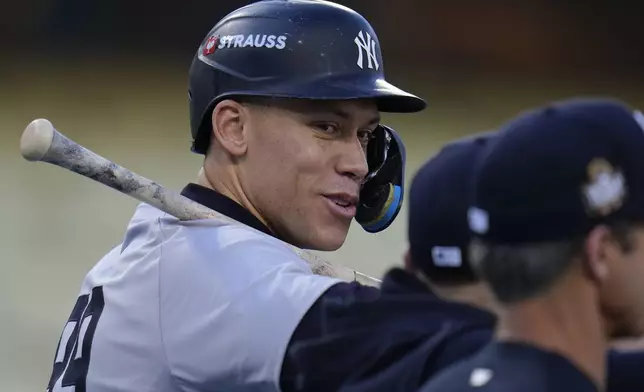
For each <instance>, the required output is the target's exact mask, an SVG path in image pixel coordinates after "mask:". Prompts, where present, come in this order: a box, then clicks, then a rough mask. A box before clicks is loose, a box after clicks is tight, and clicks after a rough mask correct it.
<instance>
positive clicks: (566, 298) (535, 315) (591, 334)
mask: <svg viewBox="0 0 644 392" xmlns="http://www.w3.org/2000/svg"><path fill="white" fill-rule="evenodd" d="M563 286H565V285H563ZM553 291H554V292H552V293H550V294H549V295H547V296H545V297H540V298H538V299H533V300H528V301H523V302H521V303H519V304H515V305H509V306H506V307H505V309H504V310H503V311H501V312H499V314H498V315H499V323H498V325H497V339H498V340H501V341H515V342H525V343H528V344H531V345H534V346H536V347H539V348H542V349H544V350H548V351H552V352H556V353H558V354H559V355H562V356H564V357H565V358H567V359H568V360H569V361H571V363H573V364H574V365H575V366H576V367H577V368H578V369H580V370H581V371H582V372H583V373H584V374H586V376H587V377H589V378H590V379H591V380H592V381H593V382H594V383H595V384H596V385H597V386H598V388H599V390H604V386H605V378H606V338H605V336H606V335H605V330H604V325H603V321H602V318H601V313H600V311H599V309H598V308H597V306H596V303H595V302H593V299H594V298H593V297H594V293H593V292H592V291H591V290H590V289H588V290H574V288H573V289H569V290H567V292H562V290H558V289H554V290H553ZM557 291H559V292H558V293H557Z"/></svg>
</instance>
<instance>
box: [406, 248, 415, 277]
mask: <svg viewBox="0 0 644 392" xmlns="http://www.w3.org/2000/svg"><path fill="white" fill-rule="evenodd" d="M403 265H404V268H405V271H407V272H411V273H415V272H416V267H415V266H414V263H413V262H412V260H411V252H410V250H409V248H407V250H406V251H405V254H404V255H403Z"/></svg>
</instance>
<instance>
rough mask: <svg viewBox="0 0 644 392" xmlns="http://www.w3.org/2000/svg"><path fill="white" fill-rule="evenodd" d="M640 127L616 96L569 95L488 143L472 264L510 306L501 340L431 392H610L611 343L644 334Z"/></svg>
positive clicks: (479, 181) (479, 179) (479, 170)
mask: <svg viewBox="0 0 644 392" xmlns="http://www.w3.org/2000/svg"><path fill="white" fill-rule="evenodd" d="M641 120H642V115H641V113H639V112H637V111H634V110H633V109H631V108H629V107H628V106H626V105H625V104H623V103H622V102H619V101H615V100H611V99H570V100H565V101H559V102H555V103H552V104H550V105H547V106H545V107H541V108H538V109H535V110H531V111H528V112H525V113H522V114H521V115H519V116H518V117H517V118H515V119H513V120H512V121H510V122H508V123H507V124H506V125H505V126H504V127H503V129H502V130H501V131H500V132H499V134H498V136H497V137H496V139H495V141H494V143H491V144H490V145H489V146H488V148H486V152H485V153H484V154H483V156H482V158H481V159H480V160H479V162H478V163H477V167H476V170H475V174H474V176H473V185H472V190H471V196H472V200H471V208H470V209H469V211H468V222H469V226H470V229H471V230H472V232H473V235H474V240H473V244H472V246H471V248H470V250H471V253H470V258H471V262H472V265H473V266H474V267H475V269H476V270H477V271H478V274H479V275H480V276H481V277H482V278H483V279H484V280H485V281H486V282H487V283H488V284H489V287H490V289H491V290H492V292H493V293H494V295H495V297H496V298H497V300H498V301H499V303H500V304H501V305H502V306H501V312H500V313H499V322H498V325H497V332H496V336H495V339H494V341H493V342H491V343H490V344H489V345H487V346H486V347H485V348H483V349H482V350H481V351H480V352H479V353H478V354H476V355H475V356H473V357H471V358H470V359H467V360H465V361H463V362H461V363H459V364H458V365H456V366H454V367H451V368H450V369H448V370H446V371H445V372H443V373H442V374H440V375H438V376H437V377H436V378H435V379H433V380H431V381H430V382H429V384H428V385H427V386H426V387H424V388H423V389H422V391H423V392H444V391H450V392H465V391H495V392H505V391H508V392H509V391H518V390H521V391H524V392H533V391H534V392H546V391H548V392H557V391H561V392H569V391H575V392H585V391H588V392H591V391H592V392H594V391H604V390H606V388H607V373H610V372H607V370H608V367H607V361H606V349H607V348H608V347H609V342H610V340H612V339H615V338H628V337H640V336H642V335H644V285H643V284H642V280H644V180H643V178H644V155H643V154H642V151H644V128H643V125H644V124H643V123H642V121H641ZM611 376H612V373H611ZM639 378H640V379H642V377H641V376H639ZM608 380H609V381H610V377H608ZM621 390H627V389H625V388H622V389H621ZM637 390H641V387H640V388H639V389H637Z"/></svg>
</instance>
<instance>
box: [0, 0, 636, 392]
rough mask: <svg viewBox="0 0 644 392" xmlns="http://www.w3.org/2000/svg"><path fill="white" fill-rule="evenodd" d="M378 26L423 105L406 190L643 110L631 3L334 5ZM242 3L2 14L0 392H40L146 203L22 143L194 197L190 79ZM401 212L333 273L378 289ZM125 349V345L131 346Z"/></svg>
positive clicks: (400, 228) (77, 2)
mask: <svg viewBox="0 0 644 392" xmlns="http://www.w3.org/2000/svg"><path fill="white" fill-rule="evenodd" d="M340 2H341V3H342V4H345V5H347V6H350V7H352V8H354V9H356V10H358V11H360V12H361V13H363V15H365V16H366V17H367V18H368V19H370V21H371V22H372V24H373V25H374V27H375V29H376V31H377V33H378V35H379V38H380V42H381V46H382V50H383V52H384V55H385V69H386V73H387V75H388V79H390V80H391V81H392V82H394V83H396V84H399V85H401V86H402V87H403V88H405V89H408V90H411V91H413V92H415V93H417V94H419V95H421V96H423V97H424V98H426V99H427V100H428V102H429V105H430V106H429V108H428V109H427V111H425V112H424V113H422V114H418V115H385V117H384V119H385V122H386V123H387V124H389V125H391V126H393V127H395V128H396V129H397V130H398V131H400V133H401V134H402V135H403V138H404V139H405V140H406V144H407V148H408V154H409V162H408V172H407V173H408V177H411V176H412V175H413V173H414V172H415V171H416V169H417V168H418V166H419V165H420V164H421V163H422V162H423V161H424V160H426V159H427V158H428V157H430V156H431V155H432V154H433V153H434V152H435V151H436V150H437V149H438V148H439V147H440V146H441V145H442V144H443V143H445V142H446V141H448V140H450V139H453V138H457V137H459V136H462V135H465V134H469V133H474V132H478V131H483V130H488V129H492V128H494V127H496V126H498V125H499V124H500V123H501V122H502V121H504V120H506V119H507V118H509V117H511V116H513V115H515V114H516V113H517V112H518V111H520V110H522V109H525V108H527V107H530V106H534V105H539V104H542V103H545V102H546V101H549V100H553V99H559V98H564V97H569V96H572V95H582V94H583V95H612V96H615V97H618V98H621V99H624V100H626V101H628V102H630V103H631V104H633V105H636V106H639V107H641V108H644V91H643V90H642V88H641V86H642V84H641V81H642V80H643V79H644V78H643V76H644V67H643V65H644V32H643V30H642V24H641V20H642V16H641V15H642V13H641V11H642V8H643V4H644V3H641V2H636V1H625V0H612V1H606V0H604V1H596V2H594V3H589V2H575V1H554V0H540V1H536V0H533V1H530V0H523V1H501V0H487V1H480V0H430V1H420V0H397V1H395V2H394V1H393V0H388V1H385V0H354V1H348V0H344V1H342V0H341V1H340ZM244 3H245V2H242V1H233V0H217V1H212V0H211V1H205V0H190V1H183V2H171V1H167V2H153V1H148V0H142V1H125V0H111V1H107V0H94V1H82V0H58V1H53V0H22V1H15V2H14V1H12V2H6V3H4V4H3V6H2V11H0V49H1V51H2V52H1V53H2V55H1V58H2V61H1V62H0V87H1V88H0V114H1V116H0V138H1V139H0V140H1V143H0V152H1V155H0V159H1V161H0V162H1V164H0V173H1V174H2V187H1V191H0V192H1V195H2V196H1V199H0V201H1V203H0V211H1V215H0V216H1V217H2V222H1V223H0V245H1V252H2V253H1V255H2V257H1V258H0V260H2V261H1V263H2V270H1V272H0V320H1V324H0V352H1V353H2V355H1V356H0V391H42V390H44V388H45V385H46V382H47V379H48V377H49V374H50V370H51V364H52V359H53V355H54V350H55V347H56V344H57V341H58V338H59V334H60V332H61V328H62V326H63V323H64V322H65V320H66V318H67V316H68V313H69V312H70V310H71V307H72V305H73V303H74V300H75V297H76V294H77V292H78V289H79V285H80V282H81V279H82V278H83V276H84V274H85V273H86V272H87V270H88V269H90V268H91V267H92V265H93V264H94V263H95V262H96V261H97V260H98V259H99V258H100V257H101V256H102V255H103V254H104V253H105V252H107V251H108V250H109V249H110V247H112V246H114V245H115V244H117V243H119V242H120V240H121V236H122V234H123V230H124V228H125V226H126V224H127V222H128V220H129V218H130V215H131V213H132V212H133V210H134V208H135V206H136V204H137V203H136V202H135V201H134V200H131V199H129V198H127V197H126V196H123V195H120V194H118V193H116V192H115V191H111V190H109V189H107V188H105V187H104V186H102V185H99V184H97V183H93V182H92V181H89V180H87V179H84V178H81V177H80V176H76V175H73V174H71V173H69V172H66V171H63V170H61V169H59V168H55V167H53V166H49V165H44V164H37V165H36V164H30V163H27V162H26V161H23V160H22V158H21V157H20V154H19V150H18V145H19V138H20V135H21V132H22V130H23V129H24V127H25V126H26V125H27V124H28V123H29V122H30V121H31V120H32V119H34V118H37V117H47V118H49V119H51V120H52V121H53V122H54V124H55V125H56V126H57V127H58V128H59V129H60V130H61V131H62V132H64V133H66V134H67V135H68V136H70V137H71V138H73V139H74V140H76V141H78V142H79V143H81V144H83V145H85V146H87V147H88V148H90V149H92V150H94V151H96V152H98V153H99V154H102V155H104V156H105V157H108V158H110V159H112V160H114V161H116V162H118V163H120V164H122V165H124V166H126V167H128V168H130V169H133V170H135V171H137V172H139V173H141V174H143V175H144V176H147V177H148V178H152V179H155V180H157V181H158V182H160V183H162V184H165V185H167V186H169V187H172V188H174V189H180V188H181V187H182V186H183V185H184V184H185V183H186V182H188V181H190V180H191V179H193V177H194V176H195V174H196V173H197V170H198V168H199V165H200V157H199V156H197V155H193V154H191V153H190V152H189V145H190V138H189V129H188V112H187V109H188V106H187V70H188V66H189V64H190V61H191V59H192V56H193V54H194V51H195V50H196V48H197V46H198V44H199V43H200V41H201V39H202V38H203V37H204V36H205V34H206V33H207V32H208V30H209V29H210V27H211V26H212V25H213V24H214V23H216V22H217V20H218V19H219V18H221V17H222V16H223V15H225V14H226V13H228V12H229V11H231V10H233V9H234V8H236V7H238V6H240V5H242V4H244ZM406 218H407V217H406V209H405V210H404V211H403V213H402V214H401V215H400V218H399V219H398V220H397V221H396V223H395V224H394V225H393V226H392V227H391V228H390V229H388V230H387V231H385V232H383V233H381V234H378V235H367V234H366V233H364V232H363V231H362V230H361V229H360V228H359V227H356V226H354V227H353V228H352V230H351V232H350V235H349V238H348V240H347V243H346V245H345V246H344V247H343V248H342V249H341V250H340V251H338V252H335V253H330V254H325V255H324V256H325V257H327V258H329V259H331V260H333V261H336V262H338V263H341V264H346V265H348V266H351V267H354V268H357V269H359V270H361V271H363V272H366V273H369V274H372V275H380V274H381V273H382V272H383V271H384V270H385V269H386V268H388V267H390V266H392V265H395V264H398V263H399V262H400V256H401V254H402V252H403V251H404V249H405V246H406V244H405V235H406V232H405V225H406V220H407V219H406ZM123 333H127V331H123Z"/></svg>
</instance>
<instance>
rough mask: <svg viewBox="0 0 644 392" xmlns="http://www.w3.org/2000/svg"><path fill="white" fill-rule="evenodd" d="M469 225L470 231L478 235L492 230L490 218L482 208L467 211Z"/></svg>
mask: <svg viewBox="0 0 644 392" xmlns="http://www.w3.org/2000/svg"><path fill="white" fill-rule="evenodd" d="M467 223H468V225H469V226H470V230H472V231H473V232H475V233H477V234H485V233H487V231H488V230H489V229H490V217H489V215H488V213H487V212H486V211H484V210H482V209H480V208H476V207H470V209H469V210H467Z"/></svg>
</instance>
